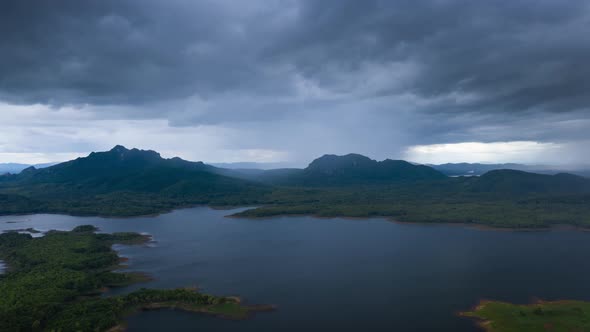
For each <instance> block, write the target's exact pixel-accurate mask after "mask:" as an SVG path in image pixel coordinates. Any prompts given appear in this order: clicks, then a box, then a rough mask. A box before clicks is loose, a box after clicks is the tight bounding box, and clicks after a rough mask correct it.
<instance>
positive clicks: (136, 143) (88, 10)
mask: <svg viewBox="0 0 590 332" xmlns="http://www.w3.org/2000/svg"><path fill="white" fill-rule="evenodd" d="M588 35H590V2H588V1H584V0H569V1H553V0H551V1H548V0H526V1H522V0H513V1H500V0H491V1H473V0H457V1H455V0H424V1H410V0H408V1H397V0H392V1H389V0H383V1H380V0H365V1H358V0H323V1H317V0H298V1H296V0H249V1H241V0H234V1H230V0H167V1H161V0H157V1H156V0H103V1H78V0H57V1H41V2H39V1H33V0H4V1H2V4H1V10H0V162H20V163H42V162H52V161H63V160H68V159H71V158H75V157H78V156H83V155H86V154H88V153H89V152H91V151H102V150H108V149H110V148H112V147H113V146H114V145H117V144H121V145H125V146H127V147H129V148H131V147H137V148H142V149H152V150H156V151H158V152H160V153H161V154H162V155H163V156H165V157H173V156H180V157H182V158H185V159H189V160H203V161H206V162H265V163H275V162H283V163H290V164H292V165H294V166H295V165H296V166H302V165H305V164H307V163H308V162H309V161H311V160H312V159H314V158H316V157H318V156H321V155H323V154H328V153H329V154H346V153H353V152H354V153H361V154H364V155H367V156H369V157H372V158H375V159H378V160H382V159H385V158H391V159H407V160H410V161H414V162H422V163H444V162H461V161H466V162H487V163H495V162H521V163H530V164H552V165H569V166H572V165H590V153H588V146H589V144H590V38H588Z"/></svg>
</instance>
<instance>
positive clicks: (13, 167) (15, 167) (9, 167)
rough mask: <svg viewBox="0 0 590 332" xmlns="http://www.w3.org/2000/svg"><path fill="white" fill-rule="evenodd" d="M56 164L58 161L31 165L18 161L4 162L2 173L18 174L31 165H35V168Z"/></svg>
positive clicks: (0, 166) (1, 168)
mask: <svg viewBox="0 0 590 332" xmlns="http://www.w3.org/2000/svg"><path fill="white" fill-rule="evenodd" d="M55 164H56V163H45V164H35V165H29V164H17V163H4V164H2V163H0V175H2V174H6V173H10V174H18V173H20V172H21V171H22V170H24V169H26V168H29V167H31V166H34V167H35V168H45V167H49V166H53V165H55Z"/></svg>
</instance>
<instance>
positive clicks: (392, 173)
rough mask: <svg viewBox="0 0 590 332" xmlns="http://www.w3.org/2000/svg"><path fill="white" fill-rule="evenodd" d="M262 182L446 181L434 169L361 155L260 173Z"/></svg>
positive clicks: (318, 184)
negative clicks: (298, 167)
mask: <svg viewBox="0 0 590 332" xmlns="http://www.w3.org/2000/svg"><path fill="white" fill-rule="evenodd" d="M256 178H257V179H258V180H260V181H263V182H267V183H272V184H276V185H288V186H300V187H301V186H310V187H323V186H351V185H386V184H401V183H411V182H416V181H430V180H441V179H445V178H446V176H445V175H444V174H442V173H440V172H438V171H436V170H434V169H432V168H431V167H428V166H424V165H414V164H411V163H409V162H406V161H403V160H390V159H386V160H383V161H376V160H373V159H370V158H368V157H365V156H363V155H360V154H347V155H343V156H337V155H324V156H322V157H320V158H317V159H315V160H313V161H312V162H311V163H310V164H309V165H308V166H307V167H306V168H304V169H277V170H268V171H264V172H263V173H261V174H257V176H256Z"/></svg>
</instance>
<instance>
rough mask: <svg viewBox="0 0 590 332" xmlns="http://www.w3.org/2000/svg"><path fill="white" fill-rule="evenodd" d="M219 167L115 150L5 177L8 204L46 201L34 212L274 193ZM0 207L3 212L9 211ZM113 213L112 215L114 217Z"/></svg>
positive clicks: (0, 179) (146, 207)
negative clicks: (218, 172)
mask: <svg viewBox="0 0 590 332" xmlns="http://www.w3.org/2000/svg"><path fill="white" fill-rule="evenodd" d="M216 170H217V169H216V168H215V167H213V166H209V165H206V164H203V163H202V162H189V161H186V160H182V159H180V158H172V159H164V158H162V157H161V156H160V155H159V154H158V153H157V152H154V151H145V150H138V149H131V150H129V149H126V148H125V147H123V146H116V147H114V148H113V149H111V150H110V151H106V152H93V153H91V154H90V155H89V156H87V157H84V158H78V159H75V160H72V161H69V162H65V163H61V164H58V165H55V166H52V167H48V168H44V169H36V168H34V167H30V168H28V169H25V170H24V171H22V172H21V173H20V174H17V175H4V176H0V191H1V192H2V193H4V194H5V196H4V197H5V199H6V200H7V201H10V202H13V204H18V206H22V205H24V204H26V202H27V200H25V199H23V197H24V198H26V199H30V200H35V201H40V202H44V204H37V205H38V206H37V207H31V208H33V211H37V209H40V210H41V211H44V210H49V211H53V210H56V211H60V210H61V209H66V210H72V209H73V210H74V211H76V213H83V214H86V213H88V214H93V213H95V212H96V211H100V212H101V213H106V214H115V215H116V214H125V215H126V214H131V215H133V214H136V213H137V212H136V211H149V212H159V211H160V210H165V209H169V208H173V207H176V206H185V205H191V204H253V203H257V202H258V199H259V198H260V197H261V196H262V195H264V194H265V193H266V192H268V191H269V189H268V188H267V187H266V186H265V185H263V184H260V183H255V182H250V181H246V180H241V179H236V178H232V177H227V176H223V175H220V174H217V172H216ZM6 205H7V204H0V212H3V211H4V212H10V211H11V210H10V209H8V210H7V206H6ZM109 211H110V212H109Z"/></svg>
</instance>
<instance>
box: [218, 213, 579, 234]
mask: <svg viewBox="0 0 590 332" xmlns="http://www.w3.org/2000/svg"><path fill="white" fill-rule="evenodd" d="M225 217H226V218H235V219H252V220H268V219H273V218H297V217H312V218H316V219H327V220H330V219H344V220H367V219H380V220H384V221H387V222H391V223H394V224H399V225H421V226H451V227H463V228H470V229H476V230H479V231H495V232H550V231H555V230H572V231H577V232H590V226H588V227H582V226H577V225H570V224H553V225H549V226H543V227H494V226H490V225H486V224H478V223H463V222H436V221H431V222H428V221H401V220H397V219H395V217H390V216H369V217H351V216H330V217H326V216H319V215H315V214H306V213H297V214H288V213H287V214H277V215H272V216H263V217H257V216H240V215H237V214H230V215H227V216H225Z"/></svg>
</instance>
